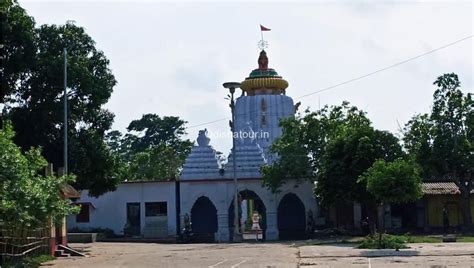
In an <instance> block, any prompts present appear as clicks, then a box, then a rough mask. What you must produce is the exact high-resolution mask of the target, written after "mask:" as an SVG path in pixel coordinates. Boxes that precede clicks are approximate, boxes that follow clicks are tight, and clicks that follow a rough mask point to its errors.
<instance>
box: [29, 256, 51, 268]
mask: <svg viewBox="0 0 474 268" xmlns="http://www.w3.org/2000/svg"><path fill="white" fill-rule="evenodd" d="M55 259H56V258H55V257H53V256H51V255H39V256H36V257H26V258H25V259H24V260H23V263H24V265H25V267H39V266H40V265H41V264H42V263H45V262H47V261H52V260H55Z"/></svg>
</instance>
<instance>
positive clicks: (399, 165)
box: [358, 158, 423, 246]
mask: <svg viewBox="0 0 474 268" xmlns="http://www.w3.org/2000/svg"><path fill="white" fill-rule="evenodd" d="M358 182H359V183H360V184H363V185H366V190H367V192H369V193H370V194H372V196H374V197H375V200H376V202H377V205H378V213H377V216H378V222H379V223H378V225H379V230H378V232H379V246H380V245H381V242H382V233H383V232H384V228H383V226H384V225H385V224H384V221H383V218H384V217H383V211H384V210H383V206H384V205H385V204H398V203H407V202H413V201H416V200H418V199H420V198H421V197H422V195H423V193H422V191H421V176H420V172H419V166H418V165H417V164H415V163H414V162H411V161H406V160H403V159H401V158H399V159H396V160H395V161H392V162H386V161H385V160H383V159H379V160H377V161H375V162H374V163H373V165H372V166H371V167H370V168H368V169H367V170H366V171H365V172H364V173H363V174H362V175H361V176H359V179H358Z"/></svg>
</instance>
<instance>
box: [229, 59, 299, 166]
mask: <svg viewBox="0 0 474 268" xmlns="http://www.w3.org/2000/svg"><path fill="white" fill-rule="evenodd" d="M287 87H288V82H287V81H286V80H285V79H283V78H282V77H281V76H279V75H278V73H277V72H276V71H275V70H274V69H271V68H268V57H267V53H266V52H265V50H262V51H261V52H260V56H259V58H258V68H257V69H255V70H253V71H252V72H251V73H250V75H249V76H248V77H247V78H246V79H245V80H244V81H243V82H242V83H241V89H242V96H240V97H239V98H237V100H236V104H235V130H236V132H245V129H248V126H249V125H250V128H251V129H252V130H253V133H254V139H255V142H256V143H257V144H258V145H259V146H260V147H261V148H262V150H263V152H264V154H265V158H267V160H268V161H271V160H272V157H271V156H270V155H269V154H268V149H269V147H270V146H271V144H272V143H273V141H274V140H275V139H276V138H278V137H280V136H281V133H282V132H281V128H280V127H279V122H280V119H282V118H285V117H290V116H293V115H294V114H295V108H294V104H293V99H291V98H290V97H288V96H286V88H287Z"/></svg>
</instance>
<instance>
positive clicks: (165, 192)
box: [67, 182, 176, 236]
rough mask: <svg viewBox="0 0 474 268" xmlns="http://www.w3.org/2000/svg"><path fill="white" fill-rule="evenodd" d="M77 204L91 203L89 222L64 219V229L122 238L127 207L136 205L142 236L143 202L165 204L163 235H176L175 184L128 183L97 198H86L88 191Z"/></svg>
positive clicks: (74, 218)
mask: <svg viewBox="0 0 474 268" xmlns="http://www.w3.org/2000/svg"><path fill="white" fill-rule="evenodd" d="M76 202H77V203H88V202H90V203H92V205H93V206H94V207H95V208H93V207H92V208H90V210H89V222H87V223H84V222H76V215H69V216H68V217H67V224H68V228H70V229H71V228H76V227H77V228H80V229H92V228H109V229H112V230H113V231H114V232H115V233H116V234H118V235H123V230H124V226H125V224H126V222H127V203H132V202H136V203H140V229H141V233H142V234H143V233H144V231H145V227H146V223H147V222H150V218H148V219H147V217H145V202H166V203H167V235H169V236H173V235H176V199H175V182H129V183H121V184H119V185H118V186H117V190H115V191H113V192H108V193H106V194H104V195H102V196H100V197H98V198H95V197H90V196H89V195H88V191H87V190H84V191H82V192H81V198H80V199H79V200H77V201H76Z"/></svg>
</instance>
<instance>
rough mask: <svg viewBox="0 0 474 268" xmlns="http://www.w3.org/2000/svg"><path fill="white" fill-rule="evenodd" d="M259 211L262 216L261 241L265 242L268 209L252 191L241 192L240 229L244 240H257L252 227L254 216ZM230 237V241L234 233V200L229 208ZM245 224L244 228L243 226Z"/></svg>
mask: <svg viewBox="0 0 474 268" xmlns="http://www.w3.org/2000/svg"><path fill="white" fill-rule="evenodd" d="M254 211H257V212H258V214H259V215H260V228H261V229H262V232H261V235H260V236H259V237H260V239H263V240H265V232H266V230H267V209H266V207H265V204H264V203H263V201H262V199H261V198H260V197H259V196H258V195H257V194H256V193H255V192H254V191H251V190H243V191H240V192H239V228H241V230H243V239H248V240H255V238H256V236H255V231H252V230H251V227H252V220H251V218H252V214H253V213H254ZM228 213H229V218H228V219H229V235H230V240H232V238H233V233H234V199H232V203H231V204H230V206H229V211H228ZM242 224H243V226H242Z"/></svg>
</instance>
